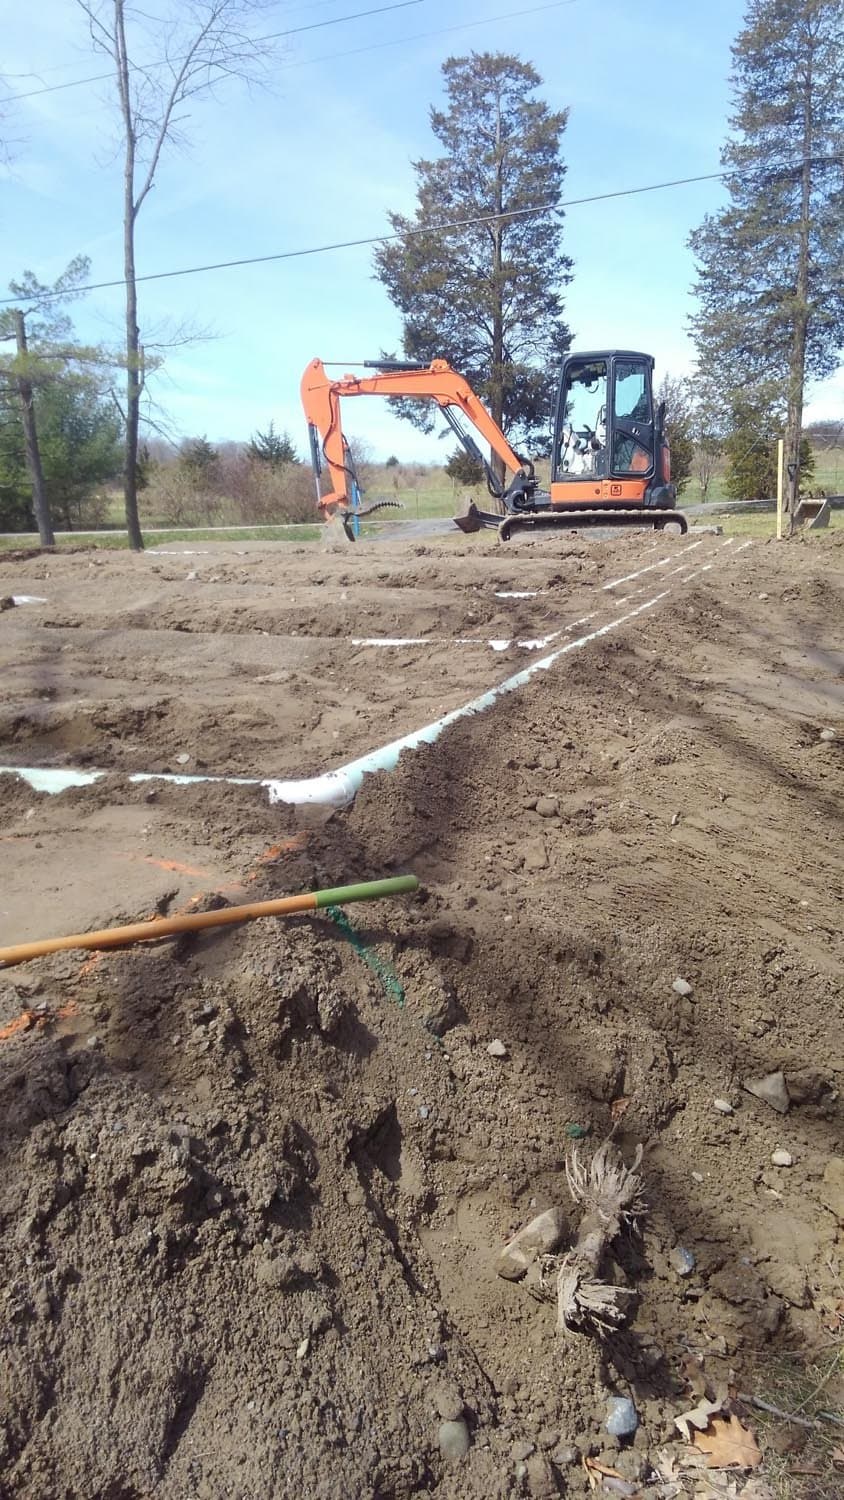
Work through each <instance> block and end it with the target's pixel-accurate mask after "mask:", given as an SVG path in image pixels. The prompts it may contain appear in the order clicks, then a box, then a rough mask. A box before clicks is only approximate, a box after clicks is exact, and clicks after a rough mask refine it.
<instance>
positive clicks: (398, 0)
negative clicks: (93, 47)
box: [0, 0, 427, 104]
mask: <svg viewBox="0 0 844 1500" xmlns="http://www.w3.org/2000/svg"><path fill="white" fill-rule="evenodd" d="M426 3H427V0H394V3H393V4H392V5H380V6H378V7H377V8H376V9H374V10H358V11H355V12H354V14H353V15H348V16H333V17H331V18H330V19H329V20H327V21H310V22H309V23H308V25H307V26H291V27H290V29H289V30H288V31H270V32H268V33H267V34H266V35H265V36H256V37H251V38H250V41H251V43H252V45H253V46H258V44H259V43H261V42H278V41H282V40H283V39H284V38H285V37H288V36H299V35H300V34H301V33H302V32H303V31H321V30H322V28H323V27H325V26H340V25H341V24H342V22H343V21H360V20H363V18H364V17H365V16H381V15H383V14H384V13H385V11H388V10H407V8H408V6H411V5H425V4H426ZM170 61H171V59H170V58H167V57H161V58H159V59H158V61H157V62H153V63H145V64H144V69H138V67H137V65H136V64H131V65H130V66H131V67H132V70H133V71H145V70H146V69H148V68H154V67H161V66H163V65H164V64H166V63H169V62H170ZM213 66H214V65H213V63H209V67H213ZM113 77H114V74H113V73H111V72H109V73H95V74H94V75H93V76H92V77H90V78H71V79H69V80H68V82H67V83H50V84H45V85H44V87H43V88H40V89H29V90H28V91H27V92H26V93H25V94H5V95H4V96H3V98H2V100H0V103H2V104H17V103H18V102H19V101H20V100H22V99H36V98H38V97H39V96H40V95H41V94H58V93H60V92H61V91H63V90H64V89H78V88H82V87H83V85H84V84H87V83H107V82H110V80H111V79H112V78H113Z"/></svg>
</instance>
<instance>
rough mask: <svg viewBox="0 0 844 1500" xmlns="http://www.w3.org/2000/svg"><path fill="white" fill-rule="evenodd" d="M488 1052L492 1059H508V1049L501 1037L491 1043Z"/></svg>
mask: <svg viewBox="0 0 844 1500" xmlns="http://www.w3.org/2000/svg"><path fill="white" fill-rule="evenodd" d="M486 1050H487V1052H488V1053H489V1056H490V1057H506V1056H507V1048H506V1047H505V1045H504V1043H503V1042H502V1041H501V1038H500V1037H496V1038H495V1040H494V1041H492V1042H490V1044H489V1046H488V1047H487V1049H486Z"/></svg>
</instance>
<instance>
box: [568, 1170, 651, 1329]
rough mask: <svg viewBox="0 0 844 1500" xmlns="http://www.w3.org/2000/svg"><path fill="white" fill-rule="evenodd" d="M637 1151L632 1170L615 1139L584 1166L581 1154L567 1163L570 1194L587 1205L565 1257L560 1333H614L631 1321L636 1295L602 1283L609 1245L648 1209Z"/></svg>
mask: <svg viewBox="0 0 844 1500" xmlns="http://www.w3.org/2000/svg"><path fill="white" fill-rule="evenodd" d="M641 1160H642V1147H641V1146H639V1147H637V1150H636V1157H635V1160H634V1162H633V1166H632V1167H626V1166H625V1165H624V1162H623V1161H622V1160H621V1157H620V1156H619V1155H618V1153H617V1151H616V1149H615V1147H614V1146H613V1144H612V1142H611V1141H605V1142H604V1144H603V1145H602V1146H599V1147H598V1150H597V1151H596V1152H595V1154H594V1156H593V1157H592V1160H591V1161H590V1162H589V1163H588V1165H584V1164H583V1163H582V1162H581V1161H580V1160H579V1159H578V1155H577V1152H576V1151H573V1152H572V1155H571V1159H570V1161H568V1162H567V1163H566V1177H567V1179H568V1185H569V1192H570V1193H571V1196H572V1198H573V1199H574V1202H575V1203H579V1204H582V1205H583V1208H584V1210H585V1212H584V1216H583V1218H582V1220H581V1222H580V1228H579V1230H578V1235H577V1240H576V1242H575V1244H574V1246H573V1248H572V1249H571V1250H570V1251H569V1252H568V1254H567V1255H566V1256H564V1257H563V1260H562V1263H561V1265H560V1268H559V1271H558V1273H557V1327H558V1329H559V1330H560V1332H566V1331H570V1332H576V1333H594V1334H599V1335H600V1334H604V1333H611V1332H613V1330H614V1329H616V1328H620V1327H621V1325H622V1324H623V1323H624V1322H625V1320H626V1318H627V1317H628V1315H629V1313H630V1311H631V1308H632V1304H633V1302H634V1301H635V1298H636V1292H635V1291H633V1290H631V1289H629V1288H627V1287H621V1286H611V1285H609V1284H608V1283H605V1282H602V1281H601V1280H600V1276H599V1272H600V1268H601V1261H602V1259H603V1256H604V1253H605V1251H606V1248H607V1245H609V1244H610V1243H611V1242H612V1240H614V1239H615V1237H616V1235H617V1234H619V1232H620V1231H621V1228H622V1225H623V1224H635V1222H636V1220H637V1219H639V1218H640V1217H641V1215H642V1214H643V1213H644V1211H645V1204H644V1200H643V1197H642V1179H641V1177H640V1176H639V1173H638V1170H637V1169H638V1167H639V1165H640V1163H641Z"/></svg>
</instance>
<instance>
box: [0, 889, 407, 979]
mask: <svg viewBox="0 0 844 1500" xmlns="http://www.w3.org/2000/svg"><path fill="white" fill-rule="evenodd" d="M418 887H419V881H418V880H417V878H416V876H415V875H392V876H390V877H389V878H388V879H387V880H365V881H362V882H361V883H360V884H358V885H340V886H337V887H336V888H335V889H334V890H328V891H308V892H307V893H306V894H304V895H302V896H280V897H278V899H277V900H275V901H250V902H249V903H248V904H247V905H245V906H223V907H221V908H220V909H219V910H218V911H198V912H191V913H189V914H188V915H186V916H179V917H156V918H154V919H153V921H151V922H131V923H129V924H128V925H127V926H125V927H105V928H101V929H100V930H99V931H98V932H77V933H74V934H73V935H72V936H69V937H56V938H41V939H40V940H39V941H38V942H33V943H18V944H16V945H15V946H14V947H12V948H0V964H3V965H6V966H8V965H11V964H22V963H26V962H27V960H28V959H31V958H41V957H43V955H44V954H46V953H61V952H63V951H64V950H66V949H69V948H124V947H127V946H129V945H130V944H131V943H146V942H150V941H152V940H153V939H155V938H163V937H173V936H175V935H176V934H178V933H182V932H202V931H203V930H204V929H205V928H206V927H227V926H233V925H234V924H235V923H237V922H252V921H254V920H255V919H256V918H257V917H286V916H290V915H292V914H294V913H296V912H301V911H320V910H321V909H322V908H323V907H325V906H347V905H348V904H349V903H350V902H352V901H378V900H380V899H381V898H382V897H385V896H404V895H407V894H409V893H410V892H411V891H415V890H417V889H418Z"/></svg>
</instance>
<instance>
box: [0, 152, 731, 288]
mask: <svg viewBox="0 0 844 1500" xmlns="http://www.w3.org/2000/svg"><path fill="white" fill-rule="evenodd" d="M732 175H734V174H732V173H729V172H704V173H702V174H701V175H700V176H698V177H675V178H673V179H672V180H671V181H669V182H650V183H647V184H646V185H644V186H643V187H632V188H617V189H616V190H615V191H614V192H612V193H591V194H590V195H589V197H587V198H566V199H564V200H563V202H562V203H555V202H551V203H538V204H535V205H534V207H533V208H514V209H511V210H510V211H509V212H508V213H502V214H477V215H475V216H473V217H472V218H468V219H450V220H448V221H447V222H446V223H444V224H421V225H419V226H418V228H409V229H398V230H396V231H395V232H394V233H392V234H372V235H367V236H365V237H364V238H362V239H359V240H335V241H334V242H333V243H332V244H330V245H310V246H308V247H307V248H305V249H302V250H279V251H277V252H276V253H275V254H273V255H245V256H242V257H241V258H239V259H238V260H218V261H214V262H212V263H210V264H208V265H202V266H181V267H179V268H178V269H177V270H173V271H149V272H147V273H146V275H144V276H136V277H135V281H136V282H141V281H166V280H169V278H171V277H173V276H198V275H200V274H201V273H202V272H204V271H228V270H231V269H233V268H234V267H237V266H261V265H266V264H268V263H269V262H270V261H281V260H301V259H303V258H304V257H306V256H308V255H327V254H328V253H329V252H331V251H332V250H354V249H357V248H359V247H360V246H362V245H386V244H387V243H389V241H390V240H400V239H403V238H405V236H414V237H415V236H416V235H420V234H443V233H445V232H447V231H448V230H450V229H469V228H471V227H472V226H473V225H476V224H492V223H501V221H502V220H503V219H522V218H528V217H530V215H531V214H544V213H551V212H557V211H559V210H560V209H563V208H579V207H580V206H581V205H583V204H585V203H605V202H607V200H608V199H611V198H632V197H634V196H635V195H636V194H637V193H657V192H660V191H661V190H662V189H663V188H672V187H685V186H686V185H687V184H689V183H693V182H715V181H718V180H720V179H722V178H724V177H729V176H732ZM125 285H126V280H125V278H124V277H122V276H121V277H120V278H119V279H118V280H115V281H92V282H90V283H89V284H88V285H87V286H80V287H77V288H76V289H75V290H76V292H102V291H108V290H110V289H111V288H112V287H118V286H125ZM62 295H63V293H61V292H47V293H45V294H44V296H43V297H39V301H44V302H47V301H49V300H50V298H51V297H54V296H56V297H58V296H62ZM17 300H18V299H17V298H15V297H0V307H5V306H7V305H8V304H9V303H13V302H16V301H17Z"/></svg>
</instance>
